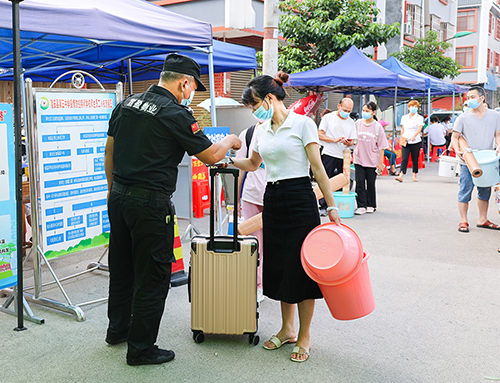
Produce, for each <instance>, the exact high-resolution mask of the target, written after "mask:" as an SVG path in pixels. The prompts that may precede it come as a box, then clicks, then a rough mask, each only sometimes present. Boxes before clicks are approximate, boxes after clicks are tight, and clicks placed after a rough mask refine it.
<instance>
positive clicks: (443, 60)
mask: <svg viewBox="0 0 500 383" xmlns="http://www.w3.org/2000/svg"><path fill="white" fill-rule="evenodd" d="M452 46H453V44H450V43H447V42H444V41H439V36H438V34H437V32H435V31H428V32H427V33H426V34H425V37H424V38H420V39H417V41H416V42H415V44H414V45H413V47H409V46H405V47H403V49H402V51H400V52H396V53H393V54H392V56H394V57H396V58H397V59H398V60H400V61H402V62H403V63H405V64H406V65H408V66H409V67H410V68H412V69H415V70H416V71H418V72H425V73H427V74H430V75H431V76H434V77H437V78H440V79H443V78H445V77H447V76H448V77H450V78H451V79H454V78H455V77H457V76H458V75H459V74H460V72H459V70H460V68H461V66H460V65H458V63H457V62H456V60H454V59H452V58H451V57H446V56H444V55H443V52H445V51H446V49H448V48H451V47H452Z"/></svg>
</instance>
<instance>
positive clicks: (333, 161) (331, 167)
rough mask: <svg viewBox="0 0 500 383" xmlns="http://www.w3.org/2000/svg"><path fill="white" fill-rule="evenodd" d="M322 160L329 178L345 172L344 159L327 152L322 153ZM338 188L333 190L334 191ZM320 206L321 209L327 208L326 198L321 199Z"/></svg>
mask: <svg viewBox="0 0 500 383" xmlns="http://www.w3.org/2000/svg"><path fill="white" fill-rule="evenodd" d="M321 162H322V163H323V167H324V168H325V171H326V175H327V176H328V178H332V177H335V176H336V175H337V174H341V173H343V172H344V159H343V158H337V157H332V156H329V155H327V154H322V155H321ZM334 191H336V190H332V192H334ZM319 207H320V208H321V209H326V208H327V204H326V201H325V199H324V198H321V199H320V200H319Z"/></svg>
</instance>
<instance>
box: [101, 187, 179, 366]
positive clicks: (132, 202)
mask: <svg viewBox="0 0 500 383" xmlns="http://www.w3.org/2000/svg"><path fill="white" fill-rule="evenodd" d="M173 210H174V208H173V205H172V203H171V201H170V196H168V195H166V194H162V193H159V192H154V191H148V190H145V189H138V188H130V187H124V186H122V185H119V184H117V183H113V188H112V191H111V193H110V197H109V201H108V214H109V221H110V225H111V231H110V239H109V274H110V283H109V301H108V318H109V327H108V333H107V335H108V337H110V338H112V339H121V338H124V337H127V334H128V354H127V356H128V357H132V358H133V357H137V356H139V355H140V353H141V352H143V351H147V350H149V349H150V348H151V347H152V346H153V345H154V344H155V342H156V339H157V336H158V329H159V326H160V320H161V317H162V315H163V310H164V306H165V299H166V298H167V294H168V290H169V286H170V276H171V271H172V263H171V262H172V259H175V258H174V257H173V243H174V211H173ZM168 216H170V218H169V219H168V218H167V217H168ZM167 220H168V221H169V222H167Z"/></svg>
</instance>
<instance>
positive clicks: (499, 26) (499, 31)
mask: <svg viewBox="0 0 500 383" xmlns="http://www.w3.org/2000/svg"><path fill="white" fill-rule="evenodd" d="M495 38H496V39H497V40H500V19H499V18H496V19H495Z"/></svg>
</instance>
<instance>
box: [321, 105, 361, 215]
mask: <svg viewBox="0 0 500 383" xmlns="http://www.w3.org/2000/svg"><path fill="white" fill-rule="evenodd" d="M353 106H354V103H353V101H352V99H350V98H348V97H346V98H343V99H342V100H341V101H340V103H339V104H338V105H337V111H335V112H332V113H329V114H326V115H325V116H324V117H323V119H322V120H321V123H320V124H319V130H318V135H319V139H320V140H321V144H322V145H323V151H322V154H321V161H322V163H323V166H324V167H325V170H326V174H327V175H328V178H332V177H333V176H336V175H337V174H340V173H343V171H344V149H345V148H348V147H351V146H353V145H354V139H355V138H356V126H355V125H354V121H353V120H352V119H351V118H350V117H349V115H350V114H351V112H352V108H353ZM334 191H335V190H334ZM319 206H320V214H321V215H322V216H326V215H327V212H326V201H325V199H324V198H322V199H320V201H319Z"/></svg>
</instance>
